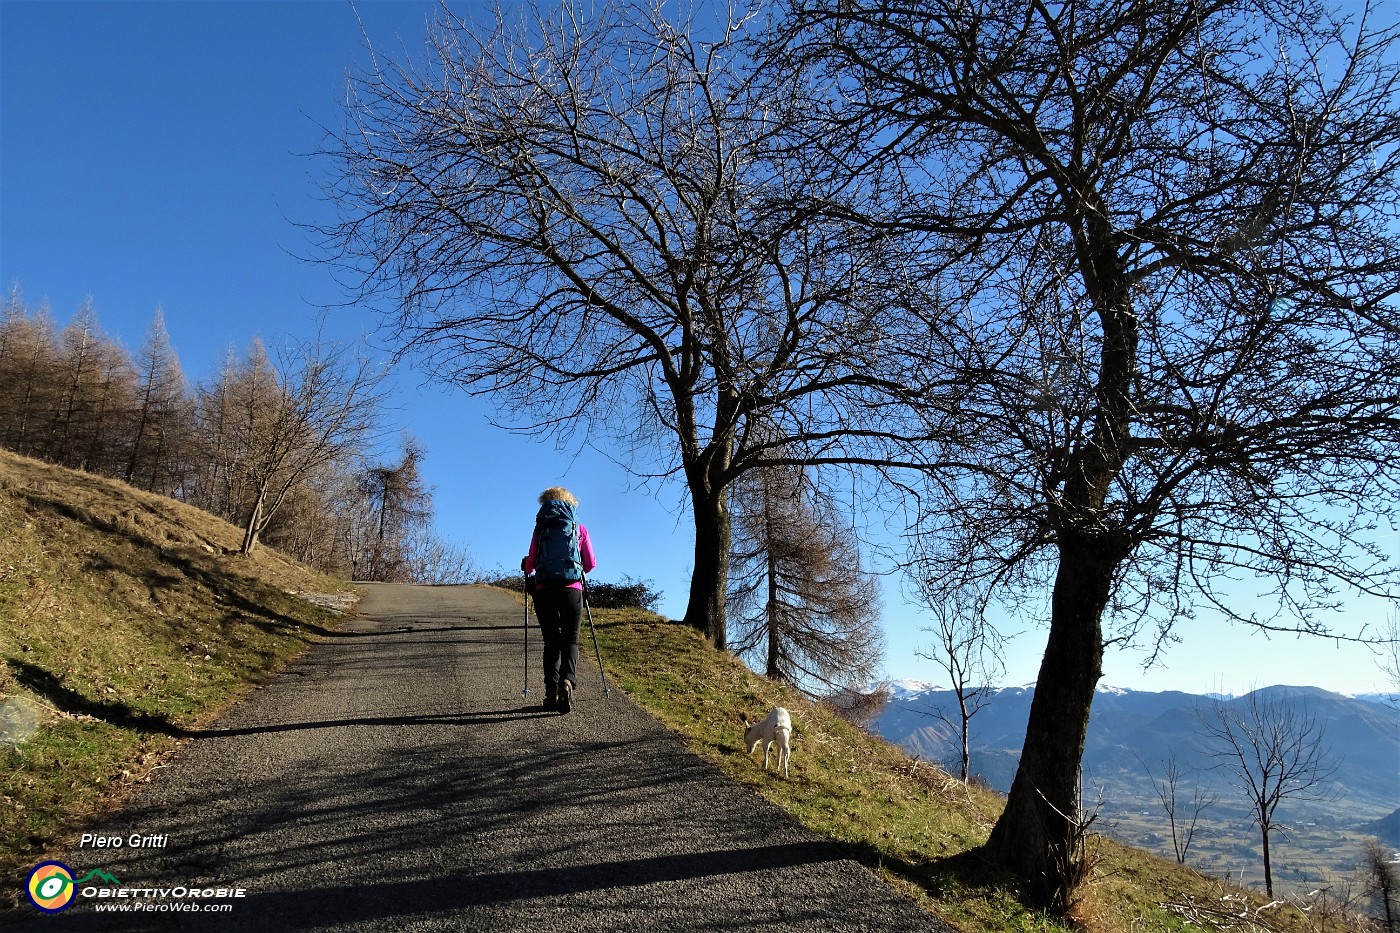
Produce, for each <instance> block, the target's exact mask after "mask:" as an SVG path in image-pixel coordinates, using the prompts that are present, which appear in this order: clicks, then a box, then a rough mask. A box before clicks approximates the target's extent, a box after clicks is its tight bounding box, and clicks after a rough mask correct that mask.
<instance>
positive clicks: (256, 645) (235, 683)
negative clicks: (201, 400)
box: [0, 451, 350, 906]
mask: <svg viewBox="0 0 1400 933" xmlns="http://www.w3.org/2000/svg"><path fill="white" fill-rule="evenodd" d="M240 542H241V535H240V532H239V531H238V529H236V528H234V527H233V526H231V525H228V524H227V523H225V522H221V521H219V520H217V519H215V518H213V517H211V516H209V515H207V514H205V513H203V512H200V511H199V510H197V509H193V508H190V507H188V506H185V505H182V504H180V503H178V502H174V501H172V500H170V499H166V498H163V497H160V496H153V495H148V494H145V493H142V492H139V491H137V490H134V489H132V488H130V487H128V486H126V485H124V484H122V483H118V482H114V481H111V480H107V479H103V478H101V477H96V476H91V475H88V474H84V473H78V472H74V471H71V470H65V469H62V468H59V467H54V466H50V465H48V464H44V463H40V462H38V461H34V460H29V459H26V458H23V457H18V456H15V455H13V454H10V453H8V452H5V451H0V738H3V739H5V741H3V742H0V879H3V881H4V889H5V890H6V895H5V896H4V897H0V906H5V905H7V904H9V903H13V902H14V901H15V899H16V898H18V897H21V896H22V895H19V894H18V893H17V892H18V891H19V890H20V885H19V883H18V882H19V881H22V879H23V877H24V874H25V873H26V872H27V871H28V869H29V867H31V866H32V865H33V863H34V862H35V861H36V860H37V859H38V858H39V856H40V855H41V854H42V853H44V852H45V851H47V850H49V849H50V848H52V847H53V846H54V844H55V843H56V842H57V841H59V840H61V839H63V838H64V837H65V836H66V835H67V834H70V833H72V832H74V831H76V830H78V829H79V828H80V827H82V826H83V825H84V824H85V823H87V822H88V821H90V820H91V819H93V818H94V817H95V816H97V815H99V814H100V813H102V812H103V811H104V810H105V809H106V808H108V807H110V806H112V805H113V804H114V803H115V802H116V801H118V800H120V798H121V797H122V795H123V794H124V793H126V792H128V791H129V790H130V788H131V787H132V786H134V785H135V784H138V783H140V782H141V781H143V780H145V779H146V778H147V777H148V776H149V775H150V774H151V772H152V770H153V769H154V768H156V767H158V766H159V765H160V764H161V762H162V761H164V760H166V759H167V758H168V757H169V756H170V755H171V754H172V753H173V752H174V751H175V750H176V749H177V748H178V747H179V745H180V743H181V741H182V735H183V733H184V731H185V730H189V729H196V728H199V727H200V726H203V725H205V724H207V723H208V722H210V721H211V720H212V719H213V718H214V717H216V716H217V715H218V714H219V713H220V712H221V711H222V710H224V709H226V708H227V707H228V706H229V705H230V704H232V703H233V702H235V701H236V700H237V699H239V698H240V697H242V696H244V695H245V694H246V693H247V692H248V691H249V690H251V689H253V688H254V687H255V686H256V685H257V684H259V683H263V682H265V681H266V680H267V679H268V678H269V677H271V676H272V675H273V674H274V673H275V672H276V671H277V670H278V669H279V668H280V667H281V666H282V665H284V664H285V663H286V662H287V661H288V660H289V659H291V658H292V657H294V656H296V655H297V654H299V653H301V652H302V651H303V650H304V649H305V648H306V647H307V646H308V645H309V644H310V643H311V642H312V641H314V640H315V639H316V637H317V636H318V634H319V633H321V632H324V631H325V628H324V626H326V625H328V624H331V623H332V619H333V616H332V615H331V614H330V613H329V612H327V611H326V610H324V609H320V608H318V607H316V606H314V605H312V604H311V603H309V602H307V601H305V600H303V599H300V598H297V597H296V596H294V595H292V593H293V592H314V593H337V592H339V593H343V592H346V591H348V590H349V589H350V587H349V586H348V584H346V583H345V582H344V581H339V580H333V579H330V578H326V577H324V576H322V575H320V574H317V573H315V572H313V571H310V570H308V569H306V568H304V567H301V566H298V565H295V564H293V563H291V562H289V561H287V560H285V559H283V558H281V557H280V556H278V555H277V554H276V553H275V552H272V551H268V550H263V551H262V552H260V553H258V554H255V555H254V557H253V558H252V559H247V558H242V557H240V556H238V555H237V554H236V550H237V547H238V545H239V544H240ZM19 739H24V741H22V742H19V741H18V740H19ZM16 879H18V880H16ZM11 882H14V883H13V884H12V883H11Z"/></svg>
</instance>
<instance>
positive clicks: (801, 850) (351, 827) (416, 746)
mask: <svg viewBox="0 0 1400 933" xmlns="http://www.w3.org/2000/svg"><path fill="white" fill-rule="evenodd" d="M364 592H365V600H364V602H363V604H362V606H361V609H360V613H359V615H358V616H357V617H356V618H355V619H353V620H351V621H350V622H349V623H348V624H347V625H346V626H345V627H344V628H343V629H342V630H341V632H339V633H338V635H337V636H336V637H334V638H331V639H328V640H327V641H326V642H325V643H323V644H320V645H317V646H316V647H315V648H313V649H312V650H311V651H310V652H309V653H308V654H307V655H306V656H305V657H304V658H303V659H302V660H301V661H299V662H298V663H296V664H295V665H293V666H292V667H291V668H289V669H288V670H287V671H286V672H285V673H284V674H283V675H282V676H280V677H279V678H277V680H276V681H274V682H273V683H272V684H270V685H269V686H267V687H266V688H264V689H262V690H260V691H259V692H258V693H257V694H256V695H255V696H254V697H253V698H252V699H251V700H250V701H249V702H247V703H245V704H243V705H242V706H240V707H239V708H238V709H237V710H235V711H234V712H232V713H231V714H230V715H228V716H227V717H225V718H224V719H223V720H221V721H220V722H219V723H218V724H217V725H216V726H214V727H213V728H212V729H210V730H209V731H208V732H207V733H206V734H205V735H203V736H202V737H200V738H198V739H197V740H196V741H194V742H193V743H191V745H190V746H189V747H188V748H187V749H186V750H185V751H184V753H183V754H182V755H181V756H180V758H179V760H178V761H176V762H175V763H174V764H173V765H172V766H171V767H170V768H168V769H167V770H165V771H163V772H161V774H160V777H159V778H158V779H156V780H154V781H153V782H152V783H151V784H150V785H148V786H147V788H146V789H145V790H143V792H142V793H141V794H140V795H139V796H138V798H137V799H135V800H134V801H133V802H132V803H131V804H130V805H129V806H128V807H127V808H126V809H125V810H124V811H123V812H122V813H121V814H120V815H119V816H118V817H117V818H116V819H114V820H113V821H112V822H111V823H109V824H108V825H106V826H104V827H102V828H101V829H100V831H99V832H100V834H101V835H106V836H113V837H118V838H120V839H121V840H122V842H123V845H122V847H121V848H105V849H99V848H95V847H93V846H91V845H88V846H84V847H82V848H79V849H76V850H74V851H73V852H71V853H69V855H68V856H67V857H66V858H65V861H66V863H67V864H68V865H69V866H71V868H72V869H73V871H74V873H75V875H77V876H78V877H79V878H81V877H82V876H84V875H86V874H87V873H89V872H91V871H92V870H93V869H98V868H100V869H103V870H104V871H106V872H109V873H110V874H111V875H113V876H115V877H116V878H117V879H119V880H120V882H121V885H120V887H116V886H113V885H110V884H108V885H102V884H100V879H94V880H92V881H90V882H89V883H88V884H87V885H79V886H78V887H79V890H80V891H81V890H83V889H92V890H93V891H95V892H100V891H106V892H108V893H109V894H110V895H112V896H110V897H108V898H106V899H98V898H93V897H79V898H78V899H77V900H76V901H75V903H74V905H73V906H72V907H70V908H69V909H67V910H66V911H65V912H64V913H63V914H62V915H61V916H60V917H42V916H38V915H37V912H36V916H35V917H34V918H33V920H32V921H30V922H24V923H22V924H21V926H22V927H24V928H38V927H40V926H42V927H44V928H45V929H58V928H59V927H62V928H63V929H64V930H97V929H102V930H108V929H111V930H150V929H201V930H203V929H238V930H273V929H276V930H285V929H305V930H521V931H532V933H533V931H549V933H553V931H556V930H557V931H561V933H562V931H576V930H627V931H629V933H638V931H649V930H676V931H701V930H707V931H710V930H713V931H731V930H748V929H753V930H760V929H761V930H764V931H772V930H821V931H838V930H872V931H877V930H878V931H898V930H921V931H927V930H939V929H943V928H942V927H941V926H940V925H939V924H938V923H937V921H936V920H934V919H933V918H932V917H930V916H929V915H927V914H925V913H923V912H921V911H920V910H919V909H918V908H917V907H916V906H915V905H914V904H913V903H912V902H910V901H908V900H907V899H905V898H903V897H900V896H897V895H896V894H895V893H893V892H892V891H891V890H890V889H889V888H888V887H887V886H885V885H884V884H883V883H881V882H880V880H879V879H878V878H876V877H875V876H874V875H873V874H872V873H871V872H869V871H868V870H867V869H865V868H864V867H862V866H860V865H858V864H856V863H855V862H852V861H850V860H849V859H846V858H844V857H843V856H842V854H841V852H840V851H839V850H837V849H836V848H834V847H833V846H831V845H829V844H827V843H825V842H823V841H821V840H820V839H818V838H816V837H814V836H812V835H811V834H810V833H808V832H806V831H805V830H803V829H802V828H801V827H799V826H798V825H796V823H794V822H793V821H792V820H791V819H790V818H789V817H787V816H786V814H784V813H782V812H781V811H780V810H778V809H777V808H775V807H773V806H771V805H769V804H768V803H766V802H765V801H763V800H762V799H761V798H760V797H758V796H757V795H756V794H755V793H753V792H752V791H751V790H749V789H748V788H745V787H743V786H741V785H738V784H735V783H733V782H732V781H729V780H727V779H725V778H724V777H723V776H722V775H721V774H720V773H719V772H718V771H717V770H716V769H714V768H713V767H711V766H709V765H707V764H705V763H704V762H702V761H700V760H699V759H698V758H696V757H694V756H693V755H691V754H689V753H688V752H686V751H685V750H684V749H683V747H682V746H681V744H680V741H679V740H678V739H677V738H676V737H675V736H674V735H672V734H671V733H669V732H667V731H666V730H665V729H663V728H661V727H660V726H659V725H657V724H656V722H655V721H654V720H652V719H651V718H650V717H649V716H647V715H646V714H645V713H644V712H642V711H641V710H640V709H639V708H638V707H636V706H635V705H634V704H632V703H631V702H630V701H628V700H627V699H626V698H624V697H623V696H622V695H621V694H620V693H619V692H617V691H614V692H613V694H612V696H611V697H609V698H607V699H604V698H603V697H602V696H601V691H600V690H599V687H598V682H597V680H596V677H594V676H593V670H592V668H591V667H589V668H587V669H585V671H584V672H583V682H582V684H581V686H580V689H579V691H578V694H577V702H576V705H575V709H574V711H573V712H572V713H570V714H569V715H567V716H562V717H561V716H556V715H553V714H550V715H546V714H544V713H543V712H541V711H539V710H538V709H536V708H534V707H533V706H527V705H525V702H526V701H525V700H524V699H522V697H521V695H520V689H521V676H522V658H521V651H522V644H521V638H522V634H521V628H522V612H523V610H521V608H520V607H519V606H518V605H517V604H515V603H514V602H513V601H511V600H510V599H509V597H507V596H505V595H504V594H500V593H496V592H493V591H490V590H483V589H478V588H469V587H411V586H389V585H371V586H366V587H365V588H364ZM538 649H539V641H538V634H537V632H534V631H532V645H531V652H532V656H531V660H532V662H534V660H535V659H536V658H538V653H537V652H538ZM533 666H534V664H533V663H532V667H533ZM531 682H532V684H533V685H534V686H533V687H532V689H531V692H530V702H531V703H532V704H533V703H534V702H535V701H536V699H537V697H538V695H539V693H540V688H539V679H538V672H537V671H535V670H532V671H531ZM133 834H135V835H136V836H138V837H142V838H141V839H140V840H138V841H149V842H153V843H155V844H154V845H144V846H142V847H140V848H133V847H132V846H131V845H130V844H129V843H130V841H131V838H130V837H131V836H132V835H133ZM151 837H154V839H152V838H151ZM162 840H164V844H163V845H161V842H162ZM181 888H184V889H188V890H194V891H202V892H209V893H211V894H212V897H209V898H205V899H199V898H194V897H191V896H189V895H188V890H187V891H186V896H185V897H184V898H180V897H179V896H178V894H179V892H180V889H181ZM240 888H241V889H242V890H243V894H242V896H230V894H229V891H231V890H233V889H240ZM220 889H228V890H220ZM121 891H125V892H126V893H127V897H125V898H121V897H118V896H117V895H118V894H119V892H121ZM133 894H134V895H135V896H134V897H133V896H132V895H133ZM102 903H110V904H116V905H122V904H125V905H130V906H141V907H155V908H159V910H158V911H151V910H145V911H141V912H139V913H103V912H99V911H98V910H97V909H96V906H95V905H97V904H102ZM176 905H182V906H186V907H189V906H204V905H208V906H211V907H213V908H215V909H219V910H223V909H225V908H229V907H231V910H229V912H226V913H210V912H204V913H197V914H196V913H185V912H182V913H174V912H171V910H172V908H173V907H174V906H176Z"/></svg>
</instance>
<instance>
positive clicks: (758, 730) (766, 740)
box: [743, 706, 792, 777]
mask: <svg viewBox="0 0 1400 933" xmlns="http://www.w3.org/2000/svg"><path fill="white" fill-rule="evenodd" d="M743 722H744V745H745V747H746V748H748V750H749V754H750V755H752V754H753V753H754V751H755V750H756V749H757V748H758V746H759V744H760V743H762V744H763V770H764V771H767V770H768V752H769V750H770V749H772V747H773V745H774V743H776V744H777V746H778V767H779V768H781V769H782V772H783V776H784V777H788V776H789V775H788V762H789V760H791V758H792V717H791V716H789V715H788V711H787V710H785V709H783V708H782V707H781V706H779V707H778V708H776V709H775V710H773V712H771V713H769V714H768V718H767V719H765V720H763V722H760V723H755V724H754V725H749V720H748V717H747V716H746V717H744V719H743Z"/></svg>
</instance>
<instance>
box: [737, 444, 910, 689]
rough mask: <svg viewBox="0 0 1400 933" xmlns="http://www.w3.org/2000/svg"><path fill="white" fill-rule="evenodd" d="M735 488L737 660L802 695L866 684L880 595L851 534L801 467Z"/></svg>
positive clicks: (878, 642)
mask: <svg viewBox="0 0 1400 933" xmlns="http://www.w3.org/2000/svg"><path fill="white" fill-rule="evenodd" d="M733 489H734V491H733V499H734V503H733V506H732V512H733V515H734V536H733V552H732V558H731V562H730V586H731V588H730V594H729V602H730V604H731V606H732V609H733V612H732V615H733V626H734V630H735V637H734V639H733V642H732V645H731V647H732V649H733V651H734V653H735V654H738V655H740V656H741V657H746V658H749V659H752V661H754V662H758V666H760V667H761V669H762V670H763V673H764V676H766V677H770V678H772V679H775V680H781V681H783V682H785V683H790V684H793V685H795V686H798V687H801V688H802V689H804V690H807V691H808V692H813V693H815V692H822V693H827V692H830V691H831V690H832V688H843V687H850V686H852V685H855V684H863V683H868V682H869V681H870V680H871V679H872V678H873V677H874V675H875V672H876V669H877V668H878V666H879V663H880V658H881V649H882V648H883V640H882V638H881V634H880V628H879V591H878V589H877V588H876V583H875V579H874V577H872V576H871V575H870V574H868V573H866V572H865V571H864V570H862V568H861V560H860V549H859V547H858V546H857V544H856V539H855V533H854V531H853V530H852V529H850V528H848V527H844V526H843V523H842V522H841V518H840V514H839V512H838V510H837V509H836V507H835V505H834V503H833V502H832V501H831V500H830V498H829V497H828V496H826V495H825V494H823V492H822V491H821V490H820V489H818V488H817V486H816V485H815V484H814V483H813V482H812V481H811V480H810V478H809V477H808V476H807V473H806V471H805V470H803V469H802V468H801V467H800V466H786V465H785V466H769V467H764V468H761V469H756V470H750V471H749V472H747V473H745V474H744V475H743V476H741V477H740V478H739V479H738V480H737V481H736V482H735V484H734V487H733Z"/></svg>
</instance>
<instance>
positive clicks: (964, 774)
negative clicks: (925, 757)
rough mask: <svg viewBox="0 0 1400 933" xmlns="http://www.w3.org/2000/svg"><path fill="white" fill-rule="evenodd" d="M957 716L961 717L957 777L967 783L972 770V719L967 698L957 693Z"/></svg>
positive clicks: (959, 692) (960, 692)
mask: <svg viewBox="0 0 1400 933" xmlns="http://www.w3.org/2000/svg"><path fill="white" fill-rule="evenodd" d="M958 715H959V716H961V717H962V762H961V764H962V768H961V773H960V774H959V777H961V778H962V782H963V783H964V784H966V783H967V778H968V772H969V771H971V770H972V729H971V722H972V717H971V716H970V715H968V712H967V697H965V696H964V695H963V693H962V691H961V690H959V691H958Z"/></svg>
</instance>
